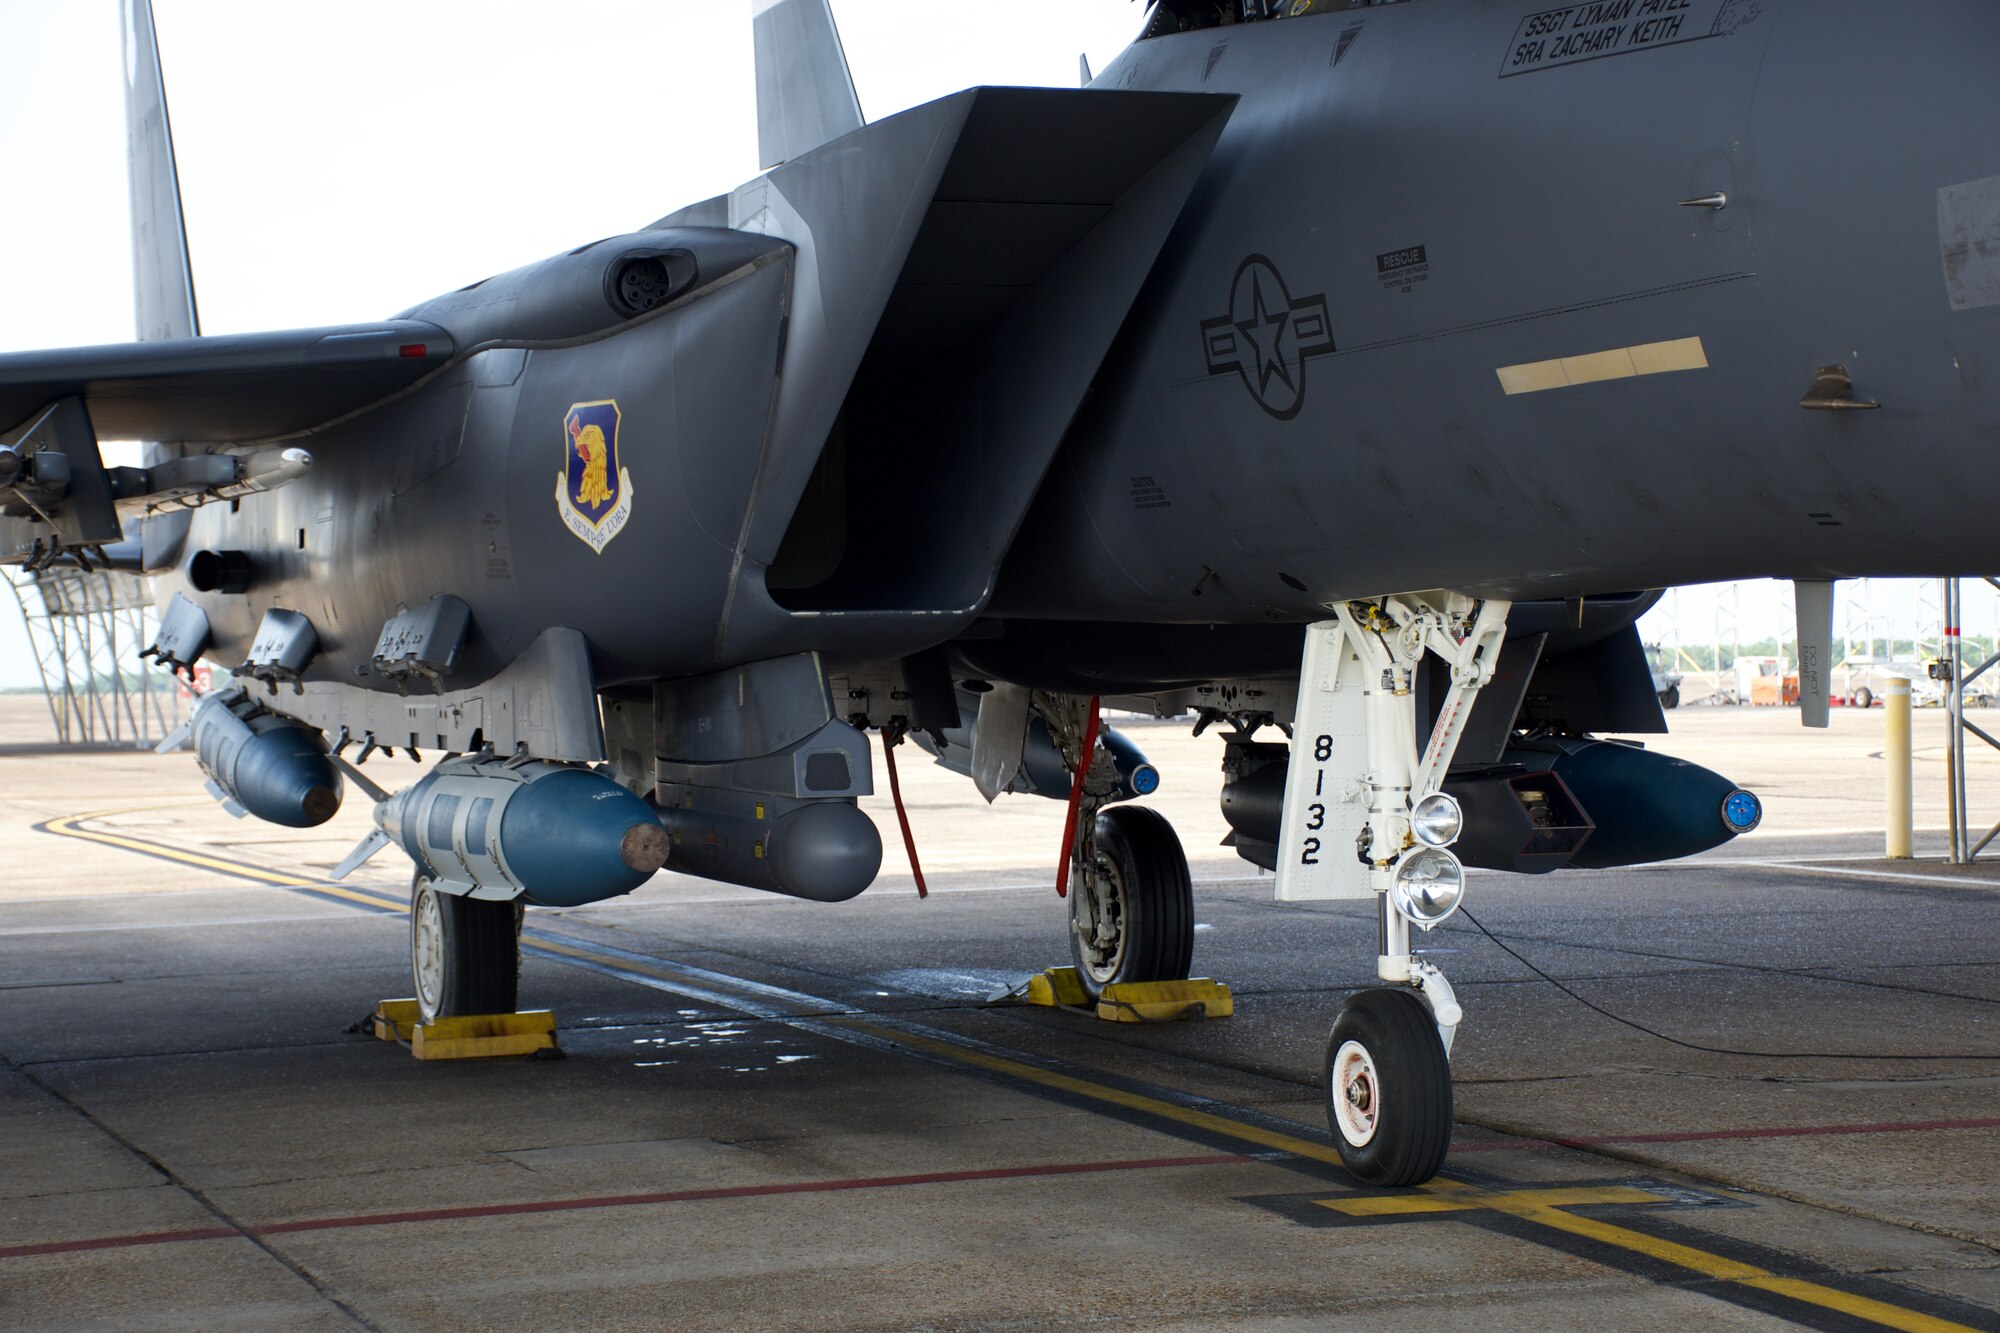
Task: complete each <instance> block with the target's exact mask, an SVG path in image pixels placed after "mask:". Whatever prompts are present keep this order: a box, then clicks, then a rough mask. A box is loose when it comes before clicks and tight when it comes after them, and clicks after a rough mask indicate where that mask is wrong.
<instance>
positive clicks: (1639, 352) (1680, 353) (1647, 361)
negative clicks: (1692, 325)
mask: <svg viewBox="0 0 2000 1333" xmlns="http://www.w3.org/2000/svg"><path fill="white" fill-rule="evenodd" d="M1706 369H1708V349H1707V348H1705V347H1703V346H1702V342H1701V339H1700V338H1676V339H1674V340H1672V341H1671V342H1658V343H1642V344H1640V345H1639V346H1637V347H1614V348H1611V349H1610V350H1609V351H1604V352H1590V353H1587V354H1585V355H1583V356H1562V357H1557V358H1555V359H1554V360H1551V361H1528V362H1524V363H1522V364H1521V365H1518V366H1501V367H1500V368H1499V369H1498V370H1497V371H1495V372H1494V373H1495V374H1497V375H1498V376H1499V377H1500V389H1501V392H1503V393H1505V394H1507V395H1508V396H1509V397H1513V396H1514V395H1516V394H1523V393H1544V392H1546V391H1548V390H1550V389H1568V388H1572V387H1574V386H1576V385H1579V384H1602V383H1604V382H1605V381H1606V380H1629V379H1636V378H1638V377H1639V376H1641V375H1666V374H1671V373H1672V372H1674V371H1678V370H1706Z"/></svg>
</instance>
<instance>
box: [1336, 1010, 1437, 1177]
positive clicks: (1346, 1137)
mask: <svg viewBox="0 0 2000 1333" xmlns="http://www.w3.org/2000/svg"><path fill="white" fill-rule="evenodd" d="M1326 1100H1327V1121H1328V1123H1330V1124H1331V1125H1332V1126H1333V1136H1334V1142H1335V1146H1336V1147H1337V1148H1338V1149H1339V1150H1340V1160H1341V1163H1342V1164H1343V1165H1345V1166H1346V1167H1347V1169H1348V1170H1349V1171H1352V1172H1353V1173H1354V1174H1355V1175H1357V1176H1359V1177H1360V1178H1361V1179H1363V1180H1365V1181H1367V1182H1368V1183H1369V1184H1371V1185H1387V1186H1401V1185H1420V1184H1422V1183H1423V1182H1424V1181H1426V1180H1429V1179H1430V1178H1431V1177H1432V1176H1434V1175H1436V1174H1437V1170H1438V1168H1439V1167H1440V1166H1442V1165H1444V1159H1445V1154H1446V1153H1447V1152H1449V1151H1450V1150H1451V1064H1450V1062H1449V1061H1448V1060H1446V1058H1445V1052H1444V1043H1443V1042H1442V1041H1441V1040H1439V1038H1438V1030H1437V1023H1436V1021H1435V1020H1434V1019H1433V1018H1432V1017H1431V1011H1430V1009H1429V1008H1428V1007H1427V1006H1426V1005H1425V1004H1424V1002H1423V1001H1422V1000H1420V999H1418V998H1417V996H1416V993H1415V992H1414V991H1410V990H1405V989H1400V988H1398V989H1389V988H1387V987H1383V988H1379V989H1376V990H1365V991H1361V992H1359V993H1358V994H1355V995H1352V996H1349V997H1348V999H1347V1002H1346V1003H1345V1004H1343V1005H1341V1007H1340V1017H1339V1018H1338V1019H1336V1020H1335V1021H1334V1024H1333V1035H1332V1036H1330V1037H1328V1038H1327V1043H1326Z"/></svg>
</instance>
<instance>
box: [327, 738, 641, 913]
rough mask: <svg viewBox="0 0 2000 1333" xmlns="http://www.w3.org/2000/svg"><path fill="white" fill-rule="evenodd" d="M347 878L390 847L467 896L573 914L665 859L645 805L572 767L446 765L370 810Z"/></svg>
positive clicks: (344, 869)
mask: <svg viewBox="0 0 2000 1333" xmlns="http://www.w3.org/2000/svg"><path fill="white" fill-rule="evenodd" d="M375 828H376V831H375V832H374V833H372V834H370V835H369V836H368V839H367V840H366V841H364V842H363V843H362V844H361V846H359V847H357V848H355V849H354V852H353V853H352V854H351V855H349V857H348V858H347V860H345V861H343V862H342V863H341V864H340V866H339V867H338V868H337V869H336V870H335V871H334V878H335V879H340V878H343V877H344V876H346V875H347V874H348V873H350V872H351V871H353V870H354V868H355V867H357V866H359V865H360V864H361V863H362V862H363V861H366V860H367V859H368V858H369V857H371V856H373V855H374V854H375V853H376V852H377V851H380V850H381V849H382V848H383V847H386V846H387V845H388V844H390V843H392V842H393V843H395V844H396V845H397V846H398V847H401V848H402V849H403V851H404V852H405V853H407V854H408V856H409V858H410V860H412V861H414V862H415V863H416V866H417V871H418V873H419V874H421V875H423V876H424V877H426V878H427V879H431V880H435V881H437V882H438V883H439V884H440V885H441V886H443V887H444V888H445V889H447V890H448V891H450V892H454V893H462V894H465V895H466V896H468V897H472V898H486V899H497V900H500V901H509V900H512V899H515V898H522V899H525V900H527V901H528V902H530V903H534V904H535V905H537V906H540V907H577V906H581V905H582V904H584V903H594V902H599V901H601V900H603V899H605V898H615V897H617V896H618V895H619V894H621V893H630V892H631V891H632V890H634V889H636V888H638V887H639V886H640V885H641V884H644V883H645V882H646V881H647V880H649V879H651V878H652V877H653V875H654V873H655V872H657V871H658V870H659V869H660V867H661V866H663V865H665V864H666V860H667V834H666V830H665V829H663V828H661V827H660V821H659V820H658V819H657V818H656V817H655V816H654V814H653V812H652V810H651V809H650V808H649V807H648V806H647V805H646V803H645V802H644V801H642V800H640V799H639V798H638V797H637V796H634V795H633V794H632V793H631V792H629V791H626V790H625V789H624V788H623V787H621V786H619V785H618V784H617V783H615V782H613V781H612V780H611V779H610V778H607V777H605V776H603V775H602V774H599V773H595V772H592V771H591V770H590V769H587V768H583V767H580V766H578V765H575V764H556V763H549V762H546V761H543V760H539V759H537V760H530V761H529V762H527V763H517V762H515V761H512V760H503V759H492V758H476V757H475V758H464V759H447V760H446V761H445V762H443V763H441V764H439V765H438V766H437V767H436V768H434V769H432V770H431V771H430V772H429V773H428V774H426V775H425V776H424V777H423V778H421V779H420V780H418V781H416V782H413V783H411V784H410V785H409V786H407V787H405V788H403V789H402V790H401V791H399V792H397V793H396V794H395V795H393V796H390V797H389V798H387V799H386V800H384V801H382V802H381V803H379V804H378V805H377V806H376V807H375Z"/></svg>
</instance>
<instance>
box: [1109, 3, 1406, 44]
mask: <svg viewBox="0 0 2000 1333" xmlns="http://www.w3.org/2000/svg"><path fill="white" fill-rule="evenodd" d="M1403 3H1407V0H1159V3H1158V4H1157V5H1156V6H1155V7H1154V9H1153V17H1152V19H1151V20H1150V21H1149V22H1148V23H1147V24H1146V30H1145V32H1143V33H1141V34H1140V39H1141V40H1142V41H1143V40H1144V39H1145V38H1147V37H1164V36H1166V35H1168V34H1170V33H1176V32H1192V31H1194V30H1195V29H1197V28H1220V27H1226V26H1228V25H1230V24H1234V23H1263V22H1268V21H1270V20H1272V19H1285V18H1302V17H1304V16H1305V15H1308V14H1331V13H1333V12H1335V11H1337V10H1348V9H1366V8H1368V7H1369V6H1371V5H1390V4H1403Z"/></svg>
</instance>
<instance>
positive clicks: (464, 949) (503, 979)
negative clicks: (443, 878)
mask: <svg viewBox="0 0 2000 1333" xmlns="http://www.w3.org/2000/svg"><path fill="white" fill-rule="evenodd" d="M520 920H521V917H520V909H519V908H518V907H516V906H515V905H514V904H513V903H511V902H488V901H486V900H484V899H480V898H467V897H464V896H462V895H460V894H456V893H446V892H444V891H443V890H441V889H439V888H438V887H437V886H436V885H435V884H433V883H432V882H431V881H430V880H429V879H428V878H427V877H425V876H424V875H423V874H422V873H421V872H419V873H418V875H417V877H416V879H415V881H414V882H413V883H412V885H411V886H410V972H411V973H412V975H413V976H414V977H415V978H416V989H417V1012H418V1013H419V1014H420V1015H421V1016H422V1018H423V1021H424V1022H426V1023H429V1022H431V1021H432V1020H434V1019H439V1018H452V1017H455V1016H457V1015H460V1014H511V1013H513V1012H514V1009H515V1007H516V998H517V996H518V994H519V991H520V979H521V935H520Z"/></svg>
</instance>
